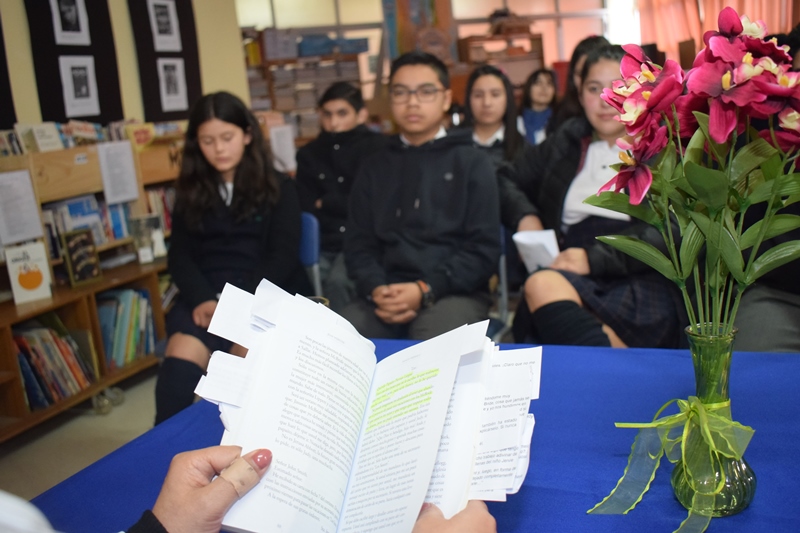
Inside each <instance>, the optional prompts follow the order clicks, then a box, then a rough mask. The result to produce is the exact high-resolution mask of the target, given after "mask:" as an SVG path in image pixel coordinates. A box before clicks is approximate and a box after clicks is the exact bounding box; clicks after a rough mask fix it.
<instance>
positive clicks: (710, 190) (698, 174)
mask: <svg viewBox="0 0 800 533" xmlns="http://www.w3.org/2000/svg"><path fill="white" fill-rule="evenodd" d="M684 171H685V172H686V179H687V180H688V181H689V185H691V186H692V189H694V191H695V193H697V199H698V200H700V201H701V202H703V203H704V204H705V205H706V206H707V207H708V209H709V211H711V212H712V213H717V212H719V210H720V209H722V208H723V207H725V203H726V202H727V201H728V177H727V176H726V175H725V173H724V172H720V171H719V170H715V169H713V168H706V167H703V166H700V165H698V164H696V163H691V162H690V163H686V165H685V166H684Z"/></svg>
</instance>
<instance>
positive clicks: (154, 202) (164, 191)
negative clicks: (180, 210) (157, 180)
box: [145, 185, 176, 232]
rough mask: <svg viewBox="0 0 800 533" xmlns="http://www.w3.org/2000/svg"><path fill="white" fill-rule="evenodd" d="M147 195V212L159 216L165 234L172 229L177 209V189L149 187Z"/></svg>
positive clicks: (171, 187) (169, 186) (146, 191)
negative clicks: (174, 211)
mask: <svg viewBox="0 0 800 533" xmlns="http://www.w3.org/2000/svg"><path fill="white" fill-rule="evenodd" d="M145 194H146V196H147V212H148V213H152V214H156V215H158V217H159V218H160V219H161V227H162V229H163V230H164V232H168V231H170V230H171V229H172V211H173V209H174V208H175V197H176V192H175V187H173V186H171V185H166V186H157V187H148V188H147V190H145Z"/></svg>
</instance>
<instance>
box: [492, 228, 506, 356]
mask: <svg viewBox="0 0 800 533" xmlns="http://www.w3.org/2000/svg"><path fill="white" fill-rule="evenodd" d="M506 254H507V250H506V229H505V228H504V227H503V226H500V259H499V261H498V262H497V277H498V280H497V281H498V283H497V314H498V317H497V318H495V317H490V318H489V328H488V331H487V335H488V336H489V338H491V339H492V340H493V341H494V342H500V340H501V339H502V338H503V336H504V335H505V334H506V332H508V330H509V329H511V324H509V316H510V315H509V312H508V270H507V267H506Z"/></svg>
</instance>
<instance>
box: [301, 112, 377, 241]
mask: <svg viewBox="0 0 800 533" xmlns="http://www.w3.org/2000/svg"><path fill="white" fill-rule="evenodd" d="M385 144H386V137H385V136H383V135H381V134H379V133H375V132H373V131H371V130H370V129H368V128H367V127H366V126H357V127H356V128H354V129H352V130H350V131H345V132H340V133H329V132H326V131H323V132H322V133H320V134H319V136H318V137H317V138H316V139H314V140H313V141H311V142H310V143H308V144H307V145H305V146H303V147H302V148H300V149H299V150H298V151H297V176H296V180H297V193H298V195H299V197H300V207H301V208H302V210H303V211H307V212H309V213H312V214H313V215H314V216H316V217H317V220H319V227H320V241H321V248H322V250H323V251H325V252H340V251H341V250H342V246H343V242H344V233H345V231H346V230H347V200H348V197H349V196H350V189H351V188H352V186H353V180H355V177H356V174H357V172H358V169H359V167H360V165H361V162H362V161H363V160H364V158H365V157H367V156H369V155H370V154H372V153H374V152H376V151H378V150H380V149H381V148H382V147H383V146H384V145H385ZM318 199H321V200H322V207H321V208H319V209H317V207H316V206H315V205H314V204H315V202H316V201H317V200H318Z"/></svg>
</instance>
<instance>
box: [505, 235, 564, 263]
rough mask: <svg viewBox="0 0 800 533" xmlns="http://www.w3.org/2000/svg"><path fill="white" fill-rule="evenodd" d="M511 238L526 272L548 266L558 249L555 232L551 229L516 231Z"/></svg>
mask: <svg viewBox="0 0 800 533" xmlns="http://www.w3.org/2000/svg"><path fill="white" fill-rule="evenodd" d="M512 239H514V244H516V245H517V250H519V255H520V257H522V261H523V262H524V263H525V268H527V269H528V272H534V271H536V270H538V269H540V268H544V267H548V266H550V265H551V264H552V263H553V260H555V258H556V256H557V255H558V253H559V251H560V250H559V249H558V241H556V232H555V231H553V230H551V229H545V230H541V231H518V232H517V233H515V234H514V235H513V237H512Z"/></svg>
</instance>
